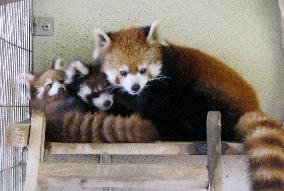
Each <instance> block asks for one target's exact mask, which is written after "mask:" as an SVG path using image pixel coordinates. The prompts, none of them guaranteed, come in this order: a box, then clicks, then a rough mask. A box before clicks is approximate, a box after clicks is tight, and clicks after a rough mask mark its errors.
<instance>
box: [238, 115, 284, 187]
mask: <svg viewBox="0 0 284 191" xmlns="http://www.w3.org/2000/svg"><path fill="white" fill-rule="evenodd" d="M236 128H237V130H238V131H239V133H240V134H241V135H242V136H243V137H244V144H245V150H246V153H247V156H248V160H249V170H250V176H251V181H252V186H253V190H255V191H260V190H261V191H280V190H282V191H283V190H284V131H283V129H282V128H281V126H280V125H279V124H277V123H276V122H275V121H274V120H273V119H272V118H270V117H268V116H267V115H266V114H264V113H262V112H259V111H256V112H250V113H246V114H244V115H243V116H242V117H241V118H240V119H239V122H238V124H237V126H236Z"/></svg>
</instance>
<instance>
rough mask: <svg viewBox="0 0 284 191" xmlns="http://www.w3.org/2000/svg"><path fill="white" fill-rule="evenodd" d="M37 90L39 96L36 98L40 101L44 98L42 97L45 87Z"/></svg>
mask: <svg viewBox="0 0 284 191" xmlns="http://www.w3.org/2000/svg"><path fill="white" fill-rule="evenodd" d="M36 90H37V92H36V93H37V95H36V97H37V98H38V99H41V98H42V96H43V94H44V87H43V86H42V87H39V88H37V89H36Z"/></svg>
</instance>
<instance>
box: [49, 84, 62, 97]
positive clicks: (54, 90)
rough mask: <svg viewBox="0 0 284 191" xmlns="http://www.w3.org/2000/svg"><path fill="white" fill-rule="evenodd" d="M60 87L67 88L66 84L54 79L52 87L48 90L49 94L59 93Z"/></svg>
mask: <svg viewBox="0 0 284 191" xmlns="http://www.w3.org/2000/svg"><path fill="white" fill-rule="evenodd" d="M60 88H63V89H65V85H64V84H61V83H59V82H58V81H54V82H53V84H52V87H51V88H50V90H49V91H48V95H49V96H54V95H57V94H58V92H59V89H60Z"/></svg>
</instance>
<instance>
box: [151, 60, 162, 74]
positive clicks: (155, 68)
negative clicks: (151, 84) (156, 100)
mask: <svg viewBox="0 0 284 191" xmlns="http://www.w3.org/2000/svg"><path fill="white" fill-rule="evenodd" d="M161 71H162V64H156V63H151V64H150V66H149V72H150V74H151V76H152V77H157V76H158V75H159V74H161Z"/></svg>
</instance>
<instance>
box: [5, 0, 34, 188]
mask: <svg viewBox="0 0 284 191" xmlns="http://www.w3.org/2000/svg"><path fill="white" fill-rule="evenodd" d="M31 6H32V2H31V0H20V1H11V0H4V1H1V3H0V65H1V67H0V190H4V191H6V190H8V191H10V190H11V191H18V190H23V181H24V169H23V168H24V165H23V162H22V161H24V160H25V159H26V154H25V152H24V150H23V149H20V148H11V147H9V146H6V145H5V132H6V130H5V129H6V128H8V127H9V125H11V124H13V123H16V122H19V121H22V120H24V119H27V118H28V117H29V116H28V100H27V99H26V95H25V94H26V93H25V90H24V89H23V87H17V83H16V77H17V76H18V74H20V73H23V72H29V71H30V70H31V67H32V65H31V63H32V62H31V60H32V47H31V26H32V25H31V15H32V14H31V11H32V9H31Z"/></svg>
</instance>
